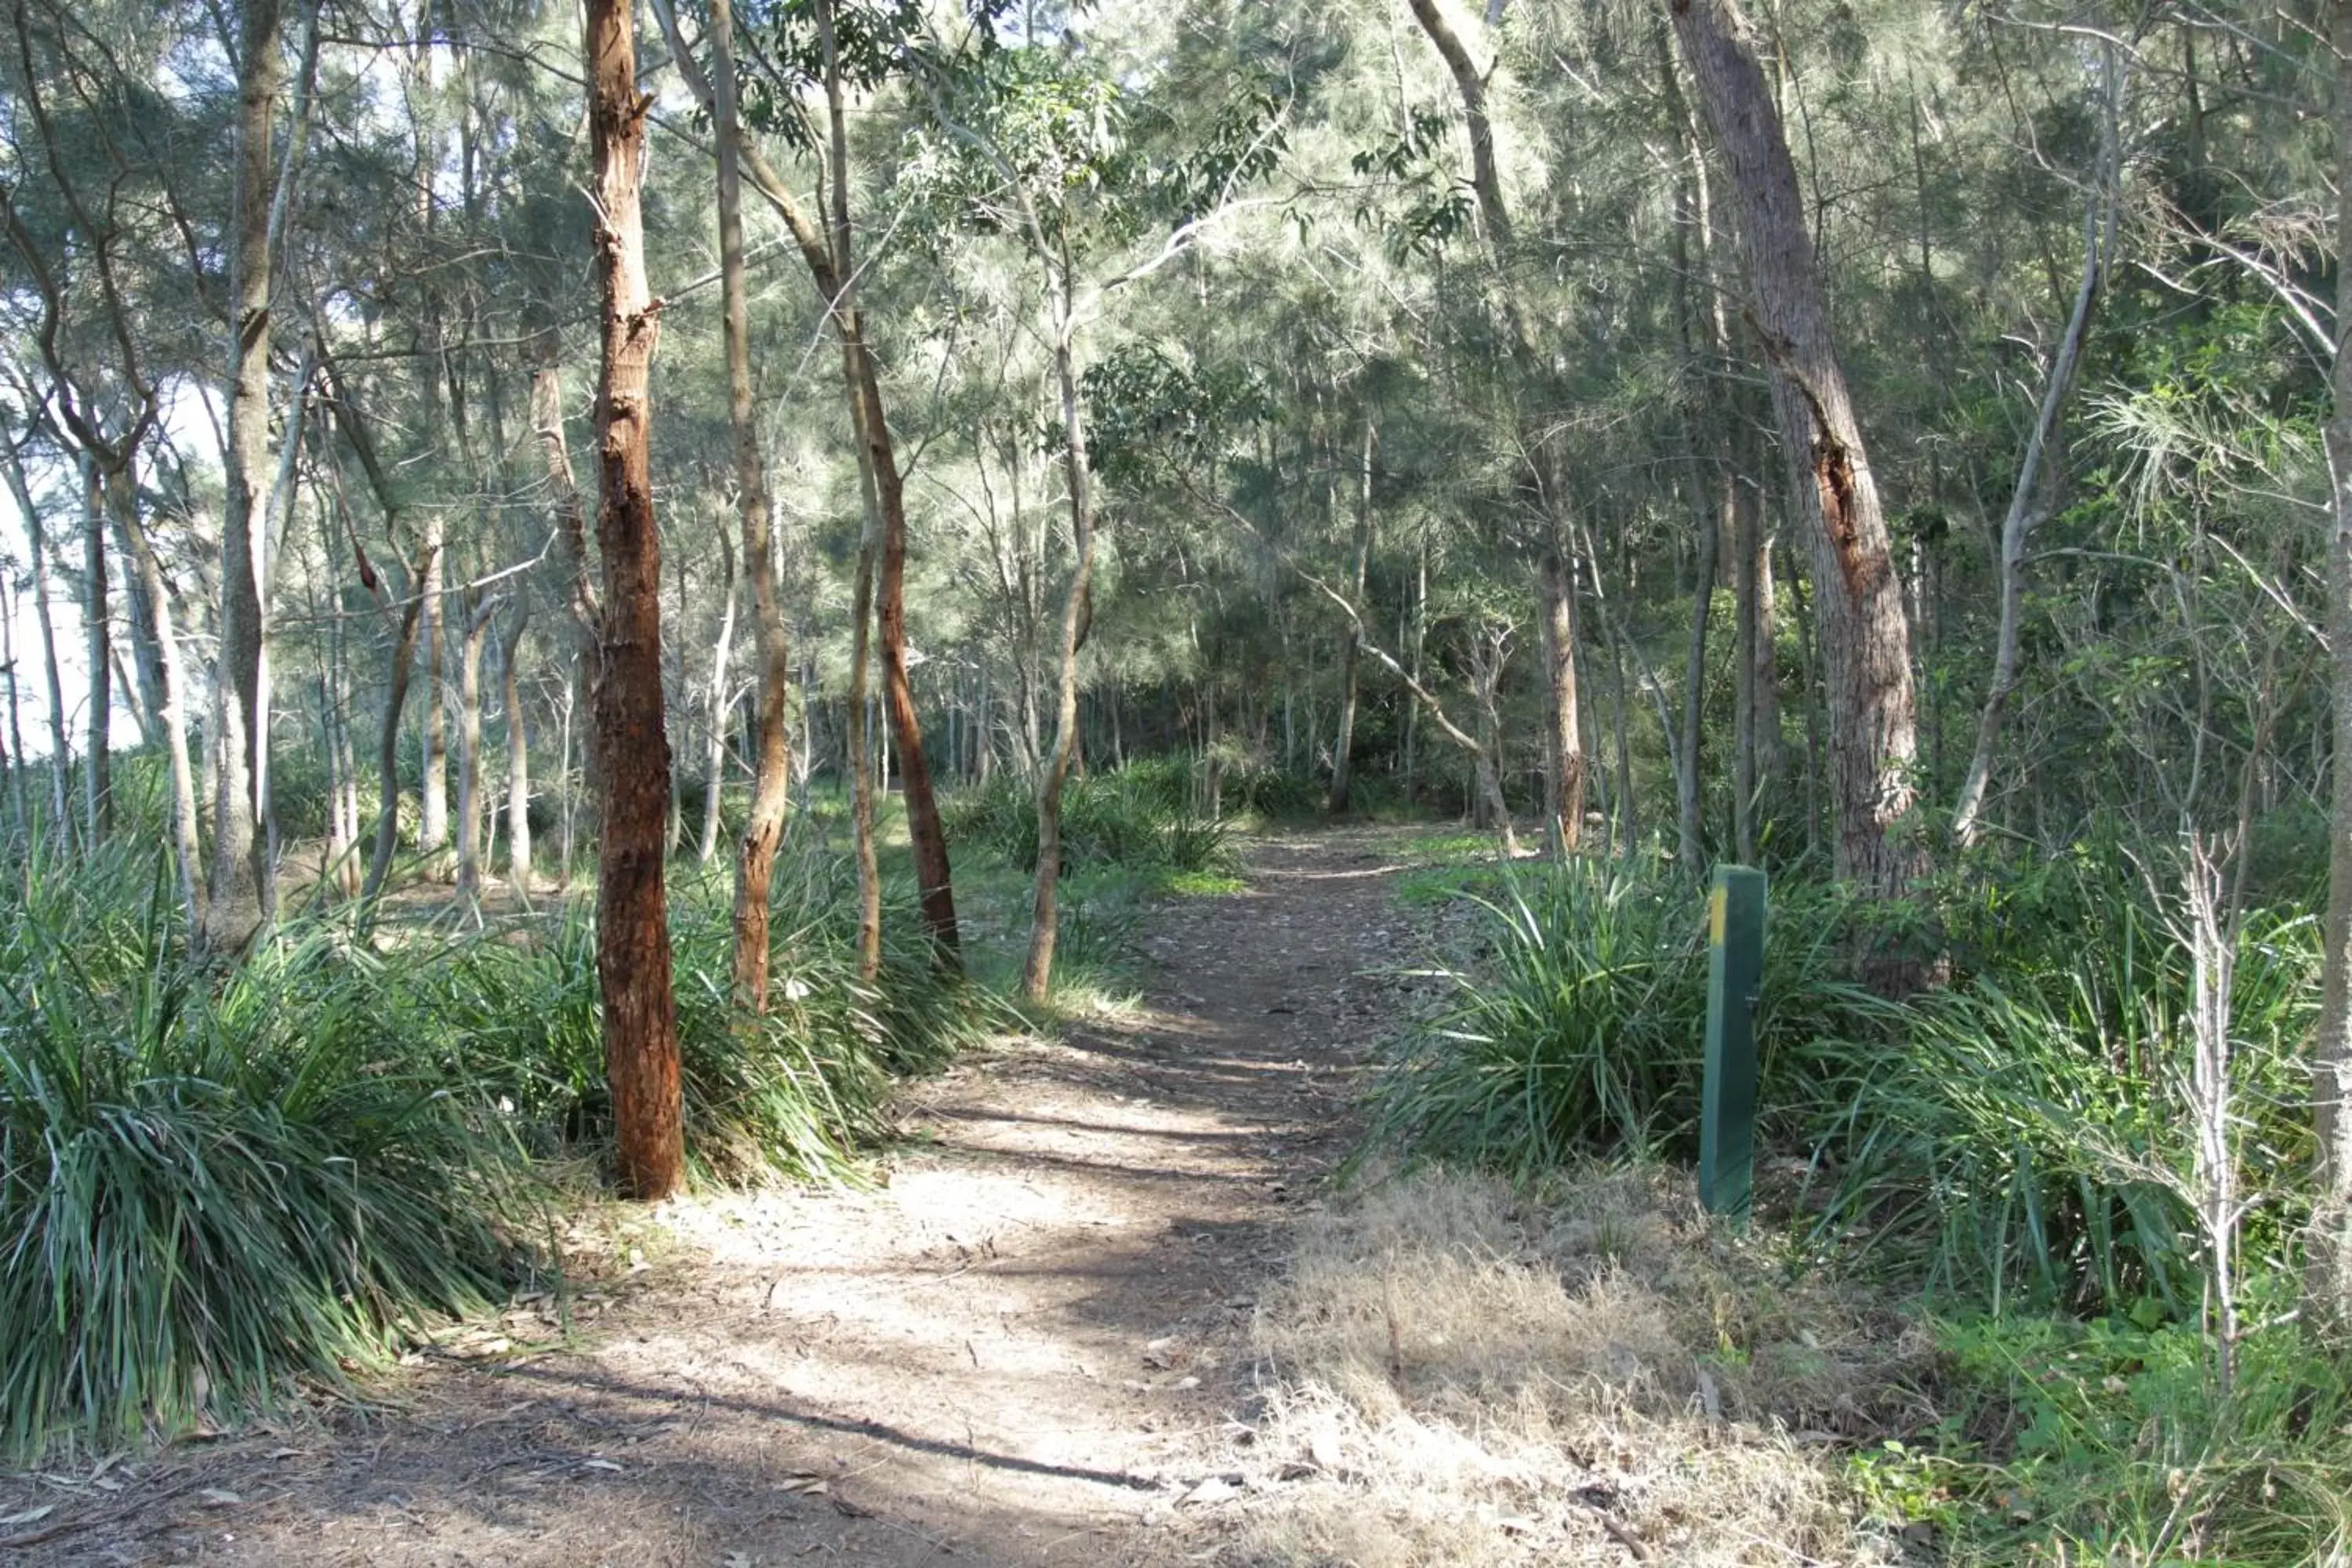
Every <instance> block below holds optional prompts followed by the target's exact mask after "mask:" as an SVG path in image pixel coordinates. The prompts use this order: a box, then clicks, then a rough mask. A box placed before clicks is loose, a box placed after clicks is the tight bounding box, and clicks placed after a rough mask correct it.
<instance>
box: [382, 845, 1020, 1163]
mask: <svg viewBox="0 0 2352 1568" xmlns="http://www.w3.org/2000/svg"><path fill="white" fill-rule="evenodd" d="M850 875H851V872H850V868H849V867H848V866H847V864H846V863H845V862H844V861H843V860H841V859H840V858H837V857H828V856H823V855H819V854H815V853H813V852H809V851H805V850H803V851H802V852H800V853H798V854H793V855H786V856H783V857H781V858H779V860H778V862H777V868H776V881H775V887H774V891H773V899H772V909H773V914H772V928H771V929H772V933H773V945H774V953H775V956H774V958H773V959H772V964H773V970H772V987H773V992H772V1000H771V1005H770V1011H769V1013H768V1014H767V1016H765V1017H764V1018H762V1019H761V1020H759V1021H758V1022H757V1023H756V1024H753V1023H751V1022H749V1021H747V1020H743V1019H740V1018H738V1017H737V1016H735V1015H734V1011H733V1008H732V1005H731V1002H730V984H731V979H732V968H733V931H732V929H731V926H730V903H729V890H728V888H727V885H726V882H725V879H723V878H712V879H702V880H700V881H694V880H685V881H682V882H681V883H680V884H679V885H677V887H676V889H675V891H674V894H673V897H672V900H671V905H670V940H671V947H672V952H673V955H674V957H673V962H674V963H675V965H676V975H677V1007H678V1050H679V1057H680V1068H681V1073H682V1078H683V1086H682V1087H683V1091H684V1095H685V1101H686V1126H687V1145H688V1153H689V1156H690V1158H691V1159H692V1160H693V1161H694V1162H695V1163H696V1165H697V1167H698V1171H699V1173H701V1174H702V1175H703V1176H704V1177H705V1178H706V1179H716V1180H720V1181H729V1182H741V1181H757V1180H762V1179H776V1178H782V1179H796V1180H824V1181H837V1180H849V1179H854V1178H855V1177H856V1152H857V1150H858V1149H859V1147H860V1146H861V1145H864V1144H867V1143H870V1142H873V1141H875V1140H876V1139H878V1138H880V1137H881V1136H883V1135H884V1134H885V1133H887V1131H888V1127H887V1120H886V1118H885V1116H884V1112H883V1109H882V1101H883V1097H884V1095H885V1093H886V1091H887V1088H888V1085H889V1080H890V1079H891V1077H892V1076H893V1075H894V1074H902V1073H916V1072H923V1071H928V1070H931V1069H933V1068H937V1067H939V1066H940V1065H941V1064H943V1063H944V1062H945V1061H946V1059H947V1058H949V1057H950V1056H951V1055H953V1054H954V1052H955V1051H956V1049H958V1048H959V1047H961V1045H963V1044H965V1043H966V1042H968V1041H969V1040H970V1039H971V1037H973V1036H974V1035H976V1034H977V1032H978V1031H979V1030H980V1028H981V1027H982V1026H983V1023H984V1018H985V1015H984V1013H983V1012H982V1011H981V1009H982V1006H983V1004H982V999H981V998H980V997H979V996H978V995H977V994H976V993H973V992H971V991H970V990H969V989H967V988H963V987H960V986H958V985H956V984H954V983H953V982H951V981H950V980H947V979H945V978H943V977H941V976H940V975H939V974H938V973H936V971H935V969H934V967H933V965H932V964H931V963H930V956H929V952H928V950H927V949H926V948H925V947H924V946H923V944H922V942H921V941H920V940H919V931H920V925H919V921H918V920H917V918H916V911H915V908H914V897H913V889H912V888H911V887H910V886H908V885H906V884H905V883H903V882H893V883H891V884H889V885H887V887H886V894H887V898H886V910H885V919H884V930H885V931H886V933H887V935H888V940H887V941H886V942H885V944H884V952H883V960H884V963H883V973H882V974H881V976H880V977H879V979H878V980H877V983H875V984H870V985H869V984H865V983H863V982H861V981H860V980H859V979H858V978H857V963H856V899H855V897H854V895H853V890H852V888H851V886H850V884H849V880H848V879H849V877H850ZM416 968H417V970H418V972H419V974H420V979H419V984H420V985H429V986H430V994H429V996H428V997H427V998H426V999H425V1006H424V1010H425V1013H426V1014H427V1015H428V1016H429V1022H430V1025H431V1026H433V1027H434V1028H435V1030H436V1034H438V1035H439V1036H441V1037H446V1038H447V1039H448V1040H449V1041H450V1042H451V1043H452V1048H453V1049H457V1050H461V1051H462V1052H463V1053H464V1054H465V1055H464V1059H465V1062H466V1070H467V1072H468V1073H469V1074H470V1075H471V1076H473V1077H474V1078H476V1079H478V1080H479V1081H481V1082H483V1083H485V1084H488V1085H490V1086H492V1087H494V1089H495V1090H496V1092H497V1093H498V1094H499V1095H500V1096H502V1097H504V1098H505V1099H506V1100H508V1101H509V1102H510V1103H512V1104H514V1105H516V1106H517V1107H519V1108H520V1110H521V1111H522V1112H523V1115H522V1121H523V1123H524V1125H525V1126H527V1127H528V1128H529V1129H530V1132H531V1135H532V1136H533V1137H534V1138H535V1139H536V1140H537V1143H538V1146H539V1147H540V1148H541V1150H542V1151H544V1152H555V1151H558V1150H561V1149H564V1148H568V1147H575V1146H585V1147H588V1148H592V1149H593V1148H598V1147H600V1146H601V1144H602V1141H603V1139H604V1136H605V1134H606V1133H607V1131H609V1128H610V1118H611V1107H610V1104H609V1102H608V1100H607V1099H606V1094H605V1081H604V1034H603V1028H602V1025H601V1022H600V1011H599V1008H600V1001H599V993H598V989H597V981H596V942H595V927H594V924H593V921H591V920H590V919H589V918H588V915H587V912H586V910H584V909H579V908H574V909H572V910H568V911H566V912H565V914H564V915H563V916H562V919H561V920H560V921H558V922H557V923H556V924H554V925H553V926H552V927H551V928H546V929H544V930H538V931H534V930H530V929H522V930H517V931H511V932H509V933H507V940H489V941H478V940H465V941H460V942H456V943H454V944H452V945H451V946H450V947H449V948H448V949H447V950H446V951H445V952H441V953H440V954H438V955H437V956H436V957H435V958H433V959H432V960H431V962H429V963H419V964H418V965H416Z"/></svg>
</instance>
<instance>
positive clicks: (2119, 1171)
mask: <svg viewBox="0 0 2352 1568" xmlns="http://www.w3.org/2000/svg"><path fill="white" fill-rule="evenodd" d="M1476 875H1477V874H1475V873H1434V874H1432V880H1431V881H1430V883H1429V885H1427V886H1425V887H1423V886H1420V885H1417V884H1412V883H1408V885H1407V888H1406V889H1405V891H1406V892H1407V894H1408V895H1409V896H1416V897H1421V898H1429V897H1433V896H1442V894H1443V893H1444V890H1445V879H1455V878H1461V877H1465V876H1466V877H1471V878H1473V879H1472V880H1471V881H1470V882H1469V884H1468V889H1469V890H1465V891H1462V892H1460V893H1458V894H1457V895H1456V896H1458V897H1460V898H1461V899H1462V900H1464V901H1465V903H1466V904H1467V906H1468V907H1470V908H1471V909H1473V910H1475V911H1476V918H1475V926H1476V930H1477V934H1478V938H1479V943H1480V945H1479V951H1478V952H1477V953H1476V954H1475V958H1474V960H1473V961H1472V962H1471V963H1467V964H1466V965H1464V966H1462V967H1460V968H1458V969H1457V970H1456V971H1455V972H1454V973H1453V978H1454V982H1455V984H1456V986H1457V994H1456V999H1455V1001H1454V1004H1453V1005H1451V1006H1450V1007H1449V1008H1447V1009H1446V1010H1445V1011H1444V1012H1443V1013H1442V1014H1441V1015H1440V1016H1438V1017H1437V1018H1436V1019H1434V1020H1433V1022H1431V1023H1430V1024H1429V1025H1427V1026H1423V1027H1422V1028H1420V1029H1418V1030H1416V1031H1415V1032H1414V1033H1412V1034H1411V1035H1409V1036H1408V1037H1406V1038H1405V1039H1404V1040H1403V1041H1402V1043H1401V1044H1400V1046H1399V1047H1397V1048H1396V1050H1395V1052H1394V1054H1393V1056H1392V1058H1391V1061H1390V1062H1389V1063H1388V1065H1387V1068H1386V1069H1385V1071H1384V1073H1383V1074H1382V1076H1381V1079H1380V1081H1379V1084H1378V1086H1377V1088H1376V1089H1375V1091H1374V1097H1373V1106H1374V1116H1373V1127H1372V1131H1371V1135H1370V1136H1371V1139H1372V1140H1373V1141H1374V1142H1396V1143H1401V1144H1402V1145H1404V1146H1405V1147H1407V1148H1409V1149H1411V1150H1412V1151H1414V1152H1418V1153H1420V1154H1423V1155H1426V1156H1433V1157H1439V1158H1445V1159H1454V1160H1464V1161H1469V1162H1472V1163H1482V1164H1488V1165H1493V1166H1496V1167H1498V1168H1500V1169H1503V1170H1505V1171H1507V1172H1510V1173H1514V1174H1515V1175H1519V1176H1527V1175H1532V1174H1534V1173H1537V1172H1539V1171H1541V1170H1544V1169H1547V1168H1549V1167H1550V1166H1552V1165H1555V1164H1558V1163H1560V1162H1562V1161H1564V1160H1567V1159H1570V1158H1572V1157H1575V1156H1578V1155H1582V1154H1587V1153H1591V1152H1625V1153H1654V1152H1668V1153H1676V1152H1680V1153H1687V1152H1689V1150H1690V1148H1691V1146H1692V1144H1693V1142H1694V1136H1695V1124H1696V1107H1697V1097H1698V1088H1699V1078H1700V1068H1701V1047H1702V1041H1703V1037H1704V1033H1705V1024H1706V946H1705V942H1704V940H1703V931H1702V927H1701V915H1700V909H1701V905H1700V900H1699V897H1698V894H1697V891H1696V889H1695V888H1693V887H1691V886H1690V885H1689V884H1687V883H1686V882H1684V881H1683V880H1681V879H1677V878H1674V877H1671V876H1666V875H1662V874H1659V873H1657V872H1654V871H1649V870H1643V869H1633V868H1626V867H1623V866H1621V865H1617V864H1614V863H1606V864H1604V863H1599V862H1592V861H1583V860H1580V861H1576V862H1572V863H1570V865H1568V866H1566V867H1557V866H1549V865H1546V866H1542V867H1537V868H1513V869H1508V870H1506V869H1503V868H1496V871H1495V872H1494V873H1492V874H1491V876H1492V879H1493V883H1494V889H1495V890H1493V891H1492V892H1491V893H1490V892H1487V891H1484V890H1481V889H1480V888H1479V883H1478V880H1476V879H1475V877H1476ZM1939 911H1940V912H1939ZM1854 913H1855V911H1854V910H1853V909H1852V908H1851V907H1850V906H1849V905H1847V904H1846V903H1845V902H1844V901H1843V900H1842V899H1841V898H1840V897H1839V896H1838V895H1836V894H1835V893H1833V892H1832V891H1829V890H1827V889H1822V888H1819V887H1817V886H1814V885H1811V884H1807V883H1804V882H1801V881H1794V880H1783V881H1782V882H1780V884H1778V885H1777V886H1775V888H1774V889H1773V890H1772V897H1771V900H1770V906H1769V922H1770V923H1769V931H1768V935H1767V941H1766V949H1765V951H1766V972H1765V984H1764V994H1763V998H1762V1000H1761V1002H1760V1004H1759V1008H1758V1013H1757V1031H1758V1035H1757V1037H1758V1042H1759V1051H1760V1052H1761V1068H1762V1079H1761V1085H1760V1092H1759V1107H1760V1110H1759V1129H1760V1131H1761V1134H1762V1136H1763V1138H1764V1140H1765V1142H1766V1143H1767V1145H1768V1146H1777V1147H1778V1148H1780V1149H1781V1150H1783V1151H1786V1152H1789V1153H1790V1154H1793V1155H1795V1156H1797V1157H1798V1158H1799V1159H1800V1160H1801V1162H1802V1168H1803V1170H1804V1172H1805V1173H1806V1174H1805V1177H1804V1180H1803V1182H1802V1184H1801V1187H1800V1190H1799V1191H1797V1192H1796V1193H1795V1194H1793V1196H1794V1199H1795V1201H1796V1203H1797V1204H1798V1205H1799V1207H1800V1210H1801V1212H1802V1213H1803V1215H1805V1216H1806V1224H1807V1226H1809V1228H1810V1229H1811V1231H1812V1232H1813V1233H1814V1234H1815V1235H1816V1236H1817V1237H1823V1238H1827V1237H1844V1238H1850V1239H1853V1240H1855V1241H1856V1242H1857V1243H1858V1245H1859V1247H1860V1248H1861V1249H1862V1251H1863V1252H1864V1254H1865V1255H1866V1256H1872V1257H1874V1258H1877V1259H1878V1261H1879V1262H1880V1264H1881V1265H1882V1266H1883V1267H1885V1268H1889V1269H1892V1270H1895V1271H1898V1272H1900V1273H1901V1274H1903V1275H1904V1276H1905V1277H1906V1278H1910V1279H1915V1280H1916V1281H1919V1282H1920V1283H1922V1284H1924V1285H1926V1286H1927V1287H1928V1288H1930V1289H1934V1290H1937V1291H1938V1292H1940V1293H1942V1294H1945V1295H1948V1296H1949V1297H1952V1298H1954V1299H1958V1300H1966V1301H1972V1302H1979V1303H1981V1304H1983V1305H1985V1306H1987V1307H1992V1308H1997V1309H1998V1308H2006V1307H2013V1306H2017V1305H2021V1304H2025V1303H2034V1304H2045V1305H2052V1306H2063V1307H2067V1308H2072V1309H2076V1310H2090V1311H2098V1310H2109V1309H2120V1308H2123V1307H2127V1306H2129V1305H2130V1304H2132V1303H2134V1302H2136V1301H2138V1300H2143V1299H2146V1300H2155V1301H2157V1302H2158V1303H2160V1305H2161V1307H2162V1310H2164V1311H2165V1312H2166V1313H2167V1314H2168V1315H2174V1316H2178V1315H2183V1314H2188V1313H2191V1312H2193V1310H2195V1308H2196V1305H2197V1302H2198V1299H2199V1289H2200V1279H2201V1278H2202V1274H2201V1270H2202V1267H2203V1266H2202V1262H2201V1257H2202V1252H2201V1244H2200V1241H2199V1239H2198V1236H2197V1231H2196V1228H2195V1226H2194V1224H2193V1223H2192V1217H2191V1215H2190V1211H2189V1205H2188V1201H2187V1199H2186V1197H2185V1196H2184V1194H2185V1193H2186V1192H2187V1190H2188V1182H2189V1173H2190V1172H2191V1170H2192V1167H2193V1159H2194V1156H2193V1132H2192V1122H2191V1117H2190V1113H2189V1108H2188V1105H2187V1103H2186V1095H2187V1089H2186V1085H2187V1084H2188V1082H2189V1078H2190V1072H2189V1056H2188V1053H2189V1050H2190V1048H2191V1047H2190V1044H2189V1028H2188V1023H2187V1012H2186V1008H2187V988H2188V972H2187V970H2188V966H2187V963H2186V960H2185V958H2184V957H2183V955H2182V954H2181V952H2179V947H2178V945H2177V943H2176V942H2174V941H2173V940H2172V939H2171V938H2170V936H2169V934H2168V932H2167V931H2166V930H2165V928H2164V927H2163V925H2162V921H2161V918H2160V916H2159V914H2158V911H2156V910H2154V909H2153V908H2151V907H2150V903H2149V900H2148V895H2147V893H2146V891H2145V890H2144V889H2141V888H2139V887H2137V885H2136V884H2135V883H2134V882H2133V881H2132V880H2130V879H2128V878H2127V877H2126V876H2125V875H2123V874H2121V873H2118V872H2116V870H2115V869H2114V868H2113V867H2112V866H2110V865H2108V864H2106V863H2105V862H2103V861H2100V860H2098V859H2096V858H2092V859H2089V860H2086V861H2085V862H2084V863H2082V864H2079V865H2075V866H2073V867H2071V868H2059V869H2057V870H2054V871H2053V872H2052V873H2050V874H2049V875H2047V876H2044V877H2042V878H2038V879H2036V878H2025V879H2020V880H2019V881H2018V882H2017V883H2015V884H2012V885H2011V886H2008V887H2005V888H2000V889H1979V892H1978V893H1977V895H1976V901H1975V902H1973V903H1970V902H1969V901H1967V900H1964V899H1963V898H1962V897H1961V896H1960V894H1959V891H1958V888H1957V887H1955V888H1952V889H1947V890H1946V891H1945V894H1944V896H1943V899H1942V900H1941V901H1940V902H1939V903H1938V904H1937V905H1936V906H1933V907H1932V908H1930V909H1928V910H1924V911H1921V912H1919V913H1917V914H1916V916H1915V919H1916V921H1919V922H1920V923H1924V924H1942V925H1943V926H1945V927H1946V928H1947V929H1948V930H1950V931H1953V932H1954V933H1955V934H1956V946H1957V950H1958V952H1961V953H1963V954H1964V955H1965V957H1966V962H1967V964H1968V966H1969V969H1970V970H1971V971H1972V973H1964V974H1962V975H1961V976H1960V977H1959V979H1958V982H1957V983H1956V984H1954V985H1953V986H1951V987H1950V988H1948V989H1944V990H1938V991H1935V992H1931V993H1929V994H1925V995H1922V996H1920V997H1918V998H1916V999H1914V1000H1912V1001H1910V1002H1907V1003H1902V1004H1896V1003H1890V1002H1887V1001H1885V1000H1883V999H1881V998H1878V997H1876V996H1874V995H1872V994H1869V993H1868V992H1866V991H1864V990H1863V989H1862V988H1861V987H1859V986H1858V985H1856V984H1853V983H1852V982H1851V981H1850V980H1848V979H1846V978H1845V975H1846V973H1847V971H1848V969H1849V967H1850V957H1851V954H1852V953H1853V952H1854V951H1856V945H1855V941H1854V936H1853V915H1854ZM2317 965H2318V959H2317V952H2316V942H2315V931H2314V926H2313V922H2312V921H2309V920H2308V919H2305V918H2300V917H2289V916H2280V915H2275V914H2266V913H2258V914H2256V915H2254V916H2252V917H2251V918H2250V919H2249V920H2248V921H2246V923H2245V926H2244V929H2243V931H2242V937H2241V941H2240V944H2239V951H2238V961H2237V970H2236V976H2237V984H2236V988H2235V993H2234V996H2233V1013H2232V1019H2231V1029H2232V1039H2233V1042H2234V1050H2235V1066H2234V1069H2233V1070H2234V1075H2235V1093H2236V1095H2237V1098H2238V1108H2239V1110H2238V1124H2237V1127H2236V1131H2235V1137H2236V1147H2237V1157H2238V1160H2239V1163H2240V1164H2241V1166H2242V1190H2244V1191H2246V1192H2248V1193H2258V1194H2263V1195H2264V1201H2263V1203H2261V1204H2260V1205H2257V1206H2256V1207H2255V1208H2254V1209H2253V1210H2252V1212H2251V1213H2250V1214H2249V1215H2248V1216H2247V1218H2246V1221H2245V1226H2244V1235H2243V1237H2242V1243H2241V1246H2242V1250H2243V1252H2244V1254H2245V1257H2246V1262H2247V1266H2248V1268H2250V1269H2252V1270H2254V1271H2257V1272H2259V1271H2261V1270H2263V1269H2273V1270H2284V1269H2288V1268H2291V1267H2292V1257H2293V1254H2294V1241H2295V1237H2296V1235H2297V1232H2298V1228H2299V1226H2300V1224H2301V1222H2302V1218H2303V1215H2302V1210H2301V1206H2300V1201H2299V1200H2298V1199H2297V1198H2296V1197H2295V1196H2294V1193H2293V1192H2292V1191H2291V1190H2290V1191H2286V1192H2282V1191H2280V1190H2279V1181H2278V1177H2279V1173H2286V1172H2296V1171H2301V1170H2304V1169H2305V1168H2307V1167H2308V1164H2309V1162H2310V1158H2311V1149H2310V1139H2311V1133H2310V1127H2309V1120H2308V1114H2307V1110H2305V1101H2306V1100H2307V1098H2308V1074H2307V1071H2306V1070H2305V1068H2303V1067H2302V1065H2301V1062H2300V1052H2301V1050H2302V1042H2303V1041H2304V1039H2305V1037H2307V1035H2308V1031H2309V1027H2310V1019H2311V1009H2312V1006H2313V1005H2314V1003H2315V995H2316V979H2317Z"/></svg>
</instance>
